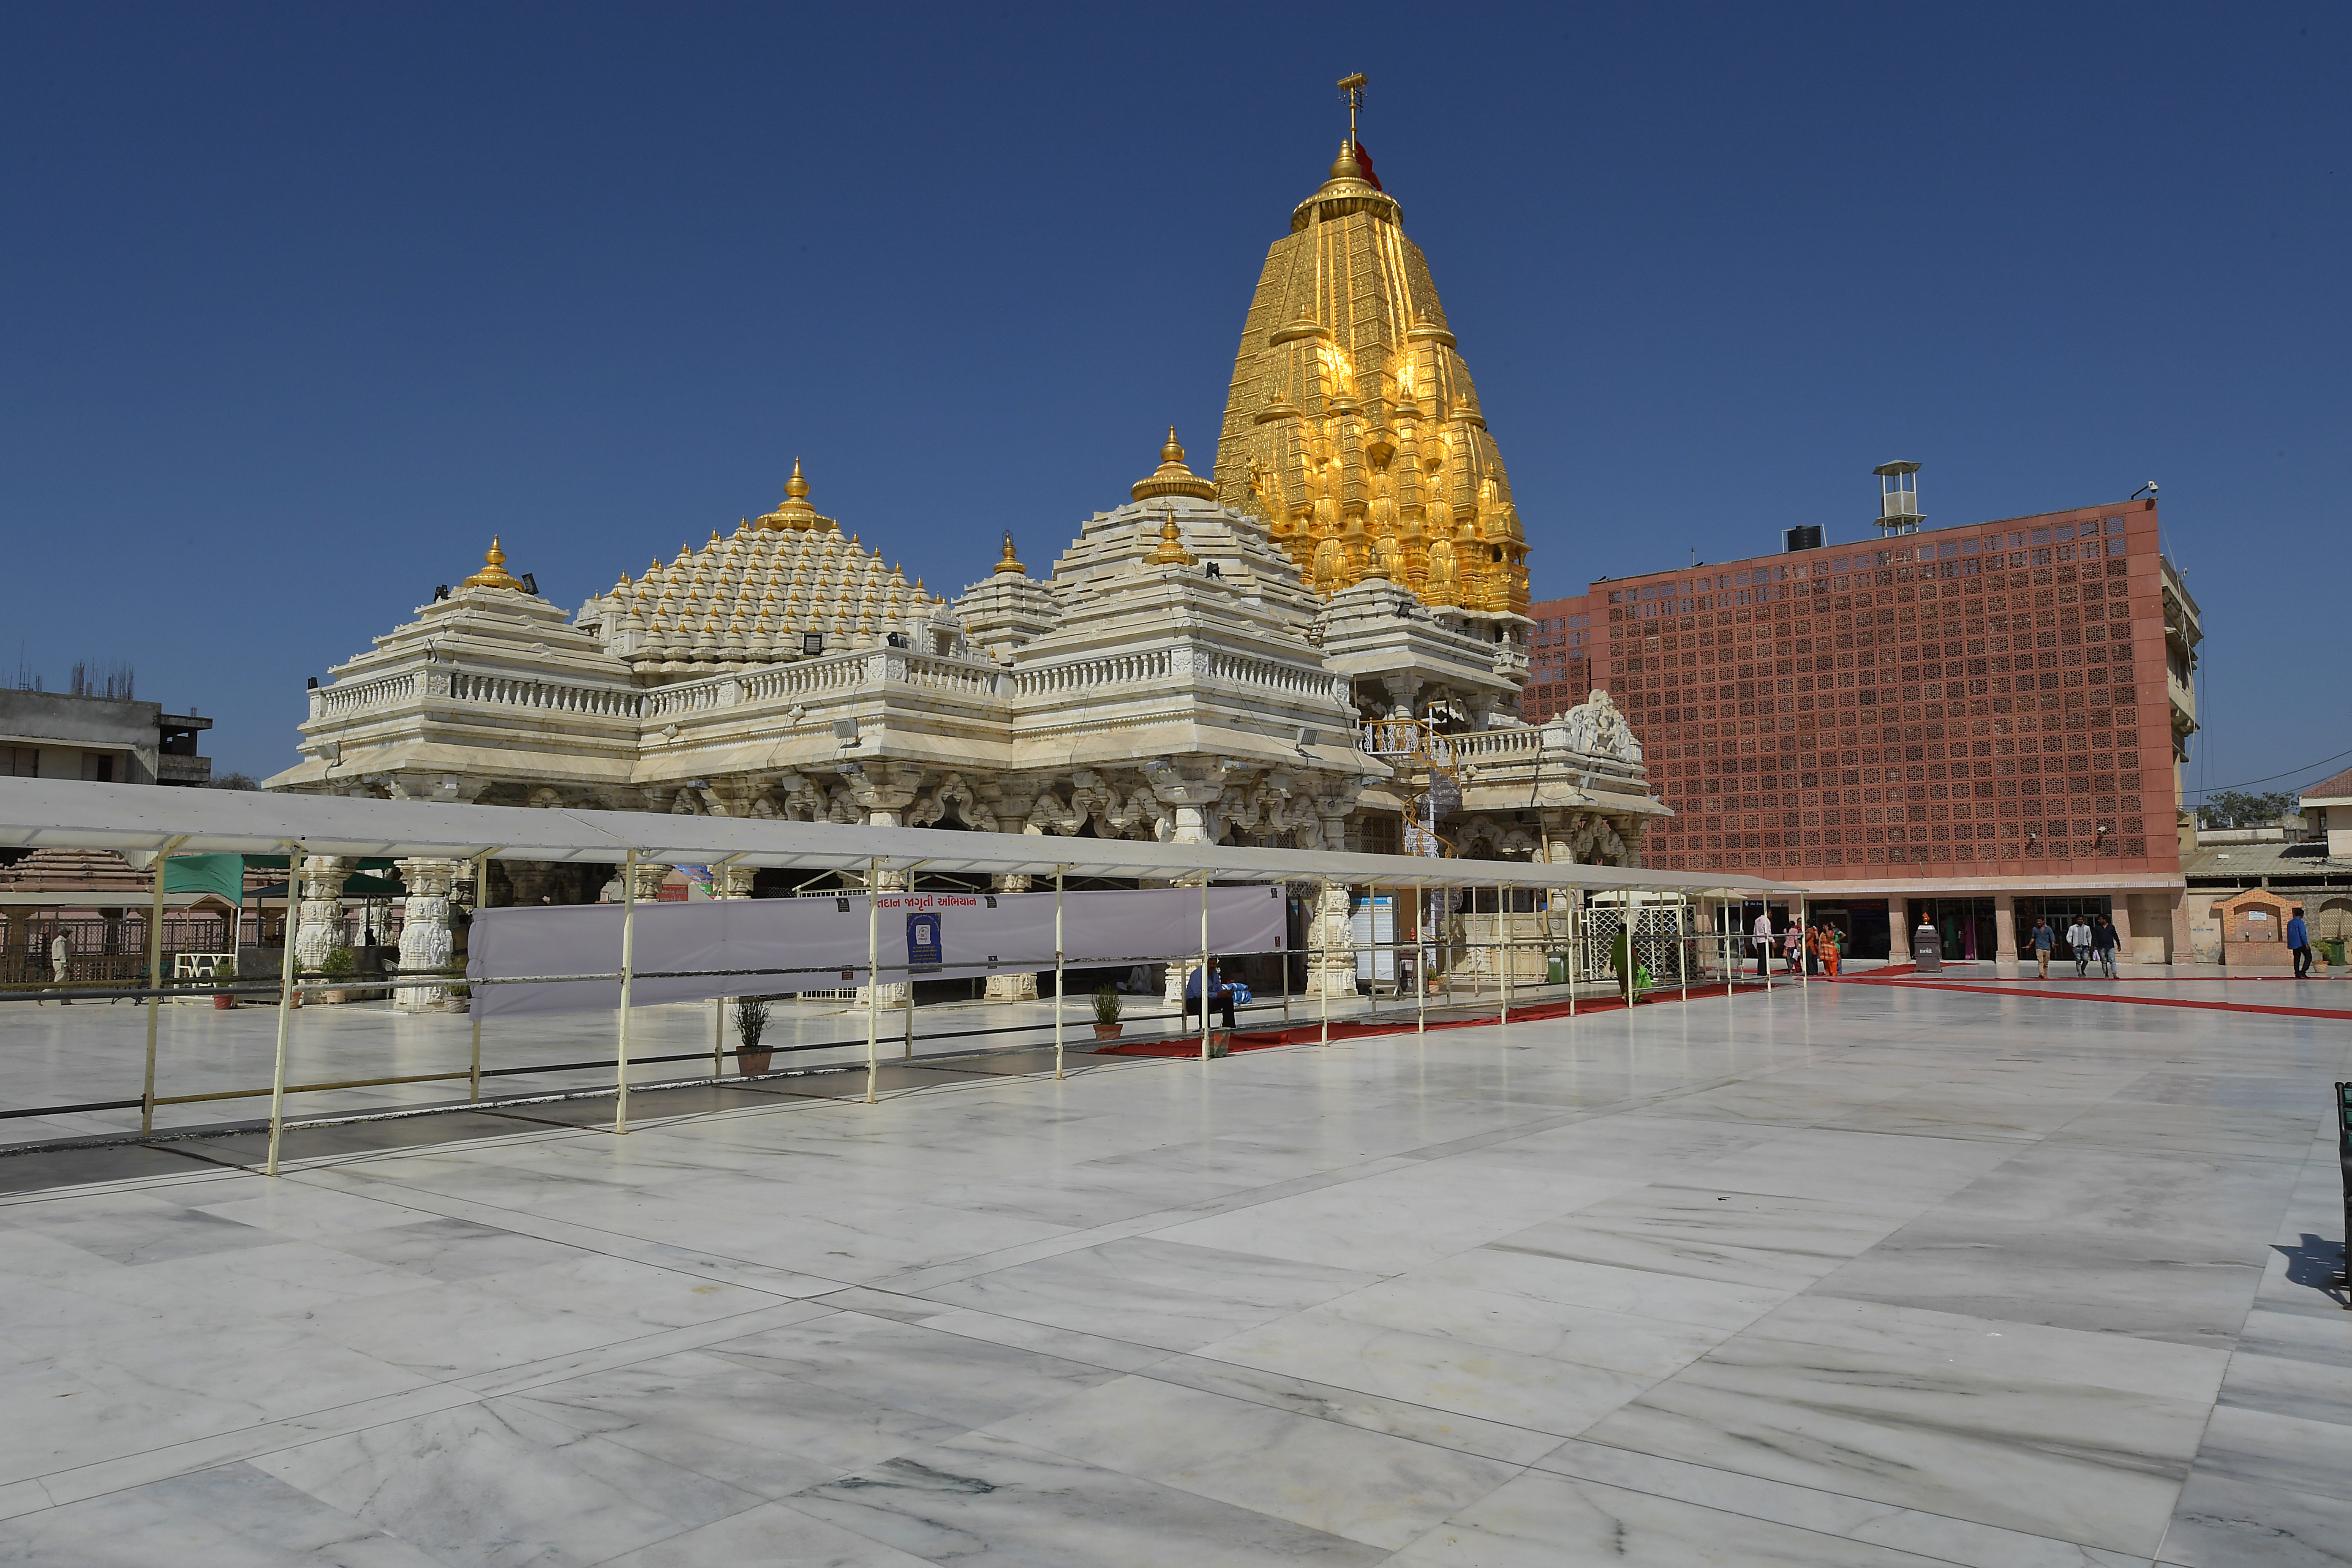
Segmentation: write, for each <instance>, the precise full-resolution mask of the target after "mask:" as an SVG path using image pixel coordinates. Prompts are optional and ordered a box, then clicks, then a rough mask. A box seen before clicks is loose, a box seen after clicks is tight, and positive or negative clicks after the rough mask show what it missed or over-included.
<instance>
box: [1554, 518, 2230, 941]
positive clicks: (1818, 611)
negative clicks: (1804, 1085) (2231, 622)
mask: <svg viewBox="0 0 2352 1568" xmlns="http://www.w3.org/2000/svg"><path fill="white" fill-rule="evenodd" d="M1530 613H1531V614H1532V616H1534V618H1535V623H1536V624H1535V630H1534V634H1533V640H1534V647H1532V649H1531V650H1530V653H1531V668H1530V672H1529V678H1528V692H1527V701H1526V704H1525V708H1524V711H1525V713H1526V716H1527V717H1528V719H1529V720H1530V721H1537V722H1540V721H1542V720H1543V719H1545V718H1547V717H1549V715H1550V714H1552V713H1554V712H1557V711H1559V710H1562V709H1565V708H1567V707H1570V706H1572V705H1573V704H1574V703H1576V702H1577V701H1579V700H1581V699H1582V698H1583V696H1584V695H1585V693H1586V692H1587V691H1588V690H1590V689H1594V688H1603V689H1607V690H1608V691H1609V692H1610V693H1611V694H1612V696H1613V697H1614V699H1615V700H1616V702H1617V703H1618V705H1619V707H1621V708H1622V710H1624V711H1625V714H1626V717H1627V719H1628V720H1629V721H1631V723H1632V724H1633V730H1634V732H1635V734H1636V735H1638V736H1639V737H1640V739H1641V741H1642V743H1643V747H1644V749H1645V751H1646V753H1647V757H1648V762H1649V765H1650V779H1651V783H1652V785H1653V787H1654V788H1655V789H1656V790H1657V791H1658V793H1659V794H1660V795H1661V796H1662V797H1663V798H1664V800H1665V802H1666V804H1667V805H1670V806H1672V807H1673V808H1674V810H1675V816H1673V817H1672V818H1668V819H1664V820H1661V821H1659V822H1657V823H1655V824H1654V825H1653V826H1651V828H1650V830H1649V832H1648V834H1647V835H1646V836H1645V837H1644V838H1643V843H1642V858H1643V863H1644V864H1646V865H1651V866H1656V867H1660V868H1665V869H1670V870H1689V871H1702V870H1724V871H1739V872H1744V873H1747V874H1750V875H1756V874H1762V875H1768V876H1773V877H1777V878H1780V879H1782V880H1786V881H1790V882H1795V883H1799V884H1801V885H1803V886H1805V887H1806V888H1808V889H1810V890H1811V892H1812V893H1813V894H1815V895H1817V896H1818V898H1819V900H1820V904H1821V908H1822V910H1823V911H1824V912H1825V913H1828V914H1829V915H1830V917H1831V918H1832V920H1835V921H1839V922H1840V923H1843V924H1845V925H1846V926H1847V927H1848V929H1849V930H1850V931H1853V935H1854V938H1855V945H1856V950H1857V951H1860V952H1870V951H1871V950H1872V949H1873V948H1874V947H1878V946H1879V945H1880V944H1881V943H1883V942H1885V940H1886V934H1885V933H1886V931H1887V930H1888V927H1889V925H1890V924H1891V923H1892V922H1894V921H1901V922H1902V923H1901V924H1900V925H1899V926H1895V927H1894V929H1895V930H1897V931H1905V930H1908V929H1910V928H1911V926H1912V925H1913V924H1915V923H1916V921H1918V920H1920V919H1923V918H1924V919H1926V920H1927V921H1930V922H1931V923H1935V924H1937V925H1938V926H1939V927H1941V928H1942V929H1943V931H1944V932H1945V937H1946V947H1947V952H1948V956H1951V957H1955V958H1959V957H1988V958H1990V957H1992V956H1995V955H1996V954H1997V953H1998V954H2009V953H2013V952H2014V951H2015V945H2016V940H2017V932H2018V931H2021V930H2022V931H2030V930H2031V927H2032V916H2033V915H2035V914H2045V915H2048V916H2050V917H2051V918H2052V919H2053V922H2054V923H2056V925H2057V926H2058V929H2060V930H2061V931H2063V929H2064V927H2065V924H2066V923H2067V921H2069V919H2070V918H2071V917H2072V915H2073V914H2074V913H2076V912H2078V911H2080V912H2084V913H2111V914H2113V915H2114V916H2115V917H2116V922H2117V925H2118V926H2119V927H2120V928H2121V929H2122V930H2123V931H2124V934H2125V935H2126V938H2127V939H2128V940H2127V942H2126V951H2127V952H2129V953H2131V955H2132V956H2135V957H2137V958H2139V959H2142V960H2162V959H2166V958H2168V957H2169V956H2170V954H2171V951H2172V949H2173V947H2174V945H2175V943H2176V942H2178V943H2179V946H2180V947H2181V949H2182V950H2183V952H2184V953H2185V950H2186V945H2187V943H2186V935H2185V932H2180V931H2176V926H2177V924H2178V921H2179V912H2180V903H2181V892H2182V889H2183V886H2184V884H2183V882H2182V879H2181V872H2180V855H2179V837H2178V830H2177V826H2176V824H2177V821H2178V811H2179V791H2178V785H2177V775H2176V773H2175V763H2176V762H2177V761H2178V760H2179V759H2180V758H2181V757H2183V756H2185V755H2186V744H2187V739H2188V736H2189V733H2190V732H2191V731H2194V730H2195V728H2196V705H2195V699H2194V695H2193V686H2192V685H2191V675H2190V672H2191V670H2192V669H2193V668H2194V665H2195V661H2196V647H2197V642H2198V640H2199V638H2200V636H2201V633H2200V630H2199V627H2198V625H2197V611H2196V604H2195V601H2194V600H2193V599H2191V598H2190V597H2189V595H2188V591H2187V589H2186V587H2185V586H2184V585H2183V584H2181V582H2180V579H2179V574H2178V573H2177V572H2175V571H2174V569H2173V568H2172V566H2171V564H2170V563H2168V561H2166V560H2165V559H2164V558H2163V556H2162V554H2161V552H2160V551H2159V549H2158V514H2157V510H2156V502H2155V501H2154V500H2132V501H2128V502H2123V503H2118V504H2115V505H2111V506H2105V507H2085V508H2080V509H2076V510H2070V511H2056V512H2046V513H2042V514H2040V515H2037V516H2032V517H2024V518H2012V519H2010V520H2007V521H2000V522H1988V523H1981V524H1974V525H1969V526H1967V527H1958V528H1942V529H1936V530H1932V531H1918V532H1913V533H1895V534H1890V535H1888V536H1886V537H1884V538H1880V539H1875V540H1872V541H1869V542H1864V543H1859V544H1842V545H1829V546H1824V547H1822V548H1820V549H1808V550H1799V551H1792V552H1788V553H1784V554H1779V555H1769V556H1758V557H1754V558H1751V559H1749V560H1746V561H1735V562H1728V563H1714V564H1708V565H1704V566H1696V567H1691V568H1686V569H1683V570H1678V571H1675V572H1664V573H1657V574H1650V575H1645V576H1641V577H1633V578H1627V579H1624V580H1622V581H1613V582H1603V583H1596V584H1592V586H1591V591H1590V592H1588V593H1586V594H1584V595H1580V597H1577V598H1573V599H1555V600H1550V601H1547V602H1544V603H1539V604H1537V605H1534V606H1532V609H1531V612H1530Z"/></svg>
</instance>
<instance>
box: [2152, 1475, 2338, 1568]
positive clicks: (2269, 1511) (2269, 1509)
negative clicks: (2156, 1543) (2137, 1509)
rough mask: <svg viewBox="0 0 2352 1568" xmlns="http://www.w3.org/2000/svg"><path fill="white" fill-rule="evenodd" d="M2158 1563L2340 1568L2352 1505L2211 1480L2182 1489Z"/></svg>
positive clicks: (2196, 1567)
mask: <svg viewBox="0 0 2352 1568" xmlns="http://www.w3.org/2000/svg"><path fill="white" fill-rule="evenodd" d="M2162 1561H2163V1562H2164V1563H2166V1564H2168V1565H2173V1568H2344V1564H2346V1563H2352V1502H2347V1501H2346V1500H2344V1499H2342V1498H2340V1497H2327V1496H2321V1495H2319V1494H2317V1493H2313V1492H2304V1491H2296V1490H2294V1489H2293V1488H2290V1487H2283V1486H2268V1485H2264V1484H2263V1483H2262V1482H2260V1481H2252V1480H2240V1479H2233V1478H2231V1477H2229V1476H2219V1475H2210V1474H2208V1473H2206V1472H2205V1471H2204V1470H2202V1469H2200V1470H2199V1471H2198V1472H2197V1473H2195V1474H2193V1475H2191V1476H2190V1477H2189V1484H2188V1485H2187V1486H2185V1487H2183V1488H2181V1489H2180V1501H2179V1506H2178V1507H2176V1508H2175V1509H2174V1510H2173V1514H2172V1527H2171V1529H2169V1530H2168V1531H2165V1536H2164V1555H2163V1559H2162Z"/></svg>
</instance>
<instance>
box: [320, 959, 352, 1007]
mask: <svg viewBox="0 0 2352 1568" xmlns="http://www.w3.org/2000/svg"><path fill="white" fill-rule="evenodd" d="M358 967H359V955H358V954H357V953H355V952H352V950H351V949H350V948H348V947H339V948H336V949H335V950H334V951H333V952H330V953H328V954H327V956H326V958H325V959H324V960H323V961H322V962H321V963H320V965H319V972H320V973H322V974H324V975H326V976H327V978H328V979H330V980H344V979H348V978H350V976H351V973H352V970H354V969H357V968H358ZM351 999H352V994H351V993H350V992H349V991H342V990H336V991H329V992H326V993H324V994H322V995H321V996H320V1001H322V1002H326V1003H329V1004H334V1003H339V1002H348V1001H350V1000H351Z"/></svg>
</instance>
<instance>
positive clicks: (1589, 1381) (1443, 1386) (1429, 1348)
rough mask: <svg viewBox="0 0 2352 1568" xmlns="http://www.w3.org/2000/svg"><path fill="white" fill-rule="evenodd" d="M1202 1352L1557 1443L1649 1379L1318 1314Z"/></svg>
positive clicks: (1208, 1356) (1268, 1326) (1295, 1316)
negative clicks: (1543, 1435)
mask: <svg viewBox="0 0 2352 1568" xmlns="http://www.w3.org/2000/svg"><path fill="white" fill-rule="evenodd" d="M1200 1353H1201V1355H1202V1357H1204V1358H1206V1359H1208V1360H1212V1361H1224V1362H1232V1363H1234V1364H1236V1365H1239V1366H1245V1367H1256V1368H1262V1369H1264V1370H1265V1371H1268V1372H1276V1373H1286V1374H1287V1375H1289V1376H1292V1377H1299V1378H1306V1379H1308V1380H1310V1381H1312V1382H1316V1383H1328V1384H1333V1385H1334V1386H1336V1387H1339V1388H1352V1389H1357V1390H1360V1391H1361V1392H1363V1393H1365V1394H1380V1395H1381V1396H1382V1397H1384V1398H1389V1399H1395V1400H1401V1401H1403V1402H1404V1403H1406V1404H1410V1405H1426V1406H1428V1407H1429V1408H1430V1409H1433V1410H1450V1411H1453V1412H1454V1413H1456V1414H1458V1415H1470V1416H1475V1417H1476V1418H1478V1419H1479V1420H1482V1421H1493V1422H1499V1423H1501V1424H1503V1425H1505V1426H1525V1427H1528V1428H1530V1429H1531V1430H1534V1431H1538V1432H1552V1433H1557V1434H1558V1435H1559V1436H1563V1437H1570V1436H1575V1435H1577V1434H1578V1433H1580V1432H1582V1431H1583V1430H1584V1429H1585V1428H1586V1427H1588V1426H1591V1425H1592V1424H1593V1423H1594V1422H1596V1421H1598V1420H1600V1419H1601V1417H1602V1416H1604V1415H1608V1414H1609V1413H1610V1412H1611V1411H1612V1410H1614V1409H1616V1408H1617V1407H1618V1406H1620V1405H1623V1404H1625V1403H1626V1402H1628V1401H1629V1400H1632V1399H1633V1398H1635V1397H1636V1396H1638V1395H1639V1394H1641V1392H1642V1390H1643V1389H1644V1388H1646V1387H1647V1386H1649V1384H1650V1383H1651V1382H1652V1381H1653V1380H1652V1379H1648V1378H1642V1377H1633V1376H1630V1375H1628V1374H1626V1373H1621V1372H1611V1371H1609V1370H1607V1369H1606V1368H1602V1367H1597V1366H1584V1365H1580V1364H1579V1363H1575V1362H1567V1361H1556V1360H1553V1359H1551V1358H1549V1357H1546V1356H1534V1355H1524V1354H1521V1353H1519V1352H1516V1351H1507V1350H1497V1349H1496V1348H1494V1347H1493V1346H1490V1345H1482V1344H1474V1343H1470V1342H1465V1341H1462V1340H1450V1339H1444V1338H1441V1337H1439V1336H1437V1335H1434V1334H1421V1333H1412V1332H1409V1331H1404V1330H1401V1329H1384V1328H1381V1327H1378V1326H1376V1325H1372V1324H1368V1323H1351V1322H1349V1321H1346V1320H1344V1319H1342V1318H1339V1317H1337V1316H1334V1315H1333V1314H1332V1313H1331V1312H1330V1311H1329V1310H1328V1309H1321V1308H1318V1309H1314V1310H1308V1311H1305V1312H1297V1313H1294V1314H1292V1315H1291V1316H1289V1317H1287V1318H1284V1319H1281V1320H1279V1321H1276V1322H1273V1323H1268V1324H1266V1325H1265V1326H1264V1327H1261V1328H1256V1329H1252V1330H1250V1331H1247V1332H1245V1333H1241V1334H1236V1335H1234V1337H1233V1338H1231V1339H1229V1340H1221V1341H1219V1342H1217V1343H1215V1344H1213V1345H1206V1346H1203V1347H1202V1350H1201V1352H1200Z"/></svg>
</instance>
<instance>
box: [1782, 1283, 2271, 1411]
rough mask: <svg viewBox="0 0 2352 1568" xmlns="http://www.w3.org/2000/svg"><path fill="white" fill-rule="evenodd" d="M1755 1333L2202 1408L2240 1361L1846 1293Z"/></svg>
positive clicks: (1817, 1299) (1796, 1304) (1822, 1298)
mask: <svg viewBox="0 0 2352 1568" xmlns="http://www.w3.org/2000/svg"><path fill="white" fill-rule="evenodd" d="M1748 1332H1749V1333H1750V1334H1754V1335H1758V1336H1759V1337H1762V1338H1767V1339H1777V1340H1795V1341H1799V1342H1804V1343H1809V1344H1817V1345H1832V1346H1837V1347H1840V1348H1843V1349H1846V1350H1853V1351H1862V1352H1868V1353H1870V1354H1873V1355H1881V1356H1893V1357H1897V1358H1903V1359H1907V1360H1910V1361H1913V1362H1916V1363H1918V1364H1920V1365H1923V1366H1927V1365H1935V1366H1956V1367H1959V1368H1962V1369H1964V1370H1966V1371H1968V1372H1971V1373H1984V1374H1987V1375H1990V1376H1995V1377H2014V1378H2023V1379H2028V1380H2031V1381H2033V1382H2037V1383H2058V1384H2065V1383H2079V1384H2087V1385H2089V1386H2091V1387H2093V1388H2105V1389H2113V1390H2115V1391H2116V1392H2118V1393H2123V1394H2155V1395H2157V1396H2158V1397H2160V1398H2165V1399H2185V1400H2191V1401H2194V1402H2196V1403H2198V1404H2200V1405H2210V1404H2211V1403H2212V1401H2213V1397H2214V1391H2215V1390H2216V1389H2217V1388H2219V1387H2220V1386H2221V1383H2222V1377H2223V1373H2224V1370H2225V1369H2226V1368H2228V1367H2229V1366H2230V1365H2231V1358H2230V1357H2229V1356H2228V1355H2225V1354H2224V1353H2223V1352H2220V1351H2217V1350H2209V1349H2206V1348H2204V1347H2202V1346H2197V1345H2179V1344H2173V1343H2171V1342H2168V1341H2163V1340H2143V1339H2136V1338H2134V1337H2132V1336H2130V1335H2128V1334H2107V1333H2091V1332H2087V1331H2082V1330H2078V1329H2054V1328H2048V1327H2045V1326H2042V1325H2040V1324H2033V1323H2018V1322H2013V1321H2008V1320H2006V1319H1991V1318H1971V1317H1967V1316H1965V1315H1963V1314H1960V1313H1958V1312H1938V1311H1935V1310H1930V1309H1927V1308H1923V1307H1891V1306H1888V1305H1886V1304H1885V1303H1884V1302H1878V1301H1853V1300H1843V1299H1842V1298H1839V1297H1835V1296H1830V1295H1825V1294H1823V1293H1822V1292H1821V1291H1819V1290H1814V1291H1811V1292H1809V1293H1807V1294H1805V1295H1802V1296H1798V1297H1795V1298H1793V1299H1792V1300H1790V1301H1788V1302H1787V1303H1786V1304H1784V1305H1782V1306H1780V1307H1777V1308H1775V1309H1774V1310H1771V1311H1770V1312H1768V1313H1766V1314H1765V1315H1764V1316H1763V1317H1762V1318H1759V1319H1758V1320H1757V1321H1756V1322H1754V1323H1753V1324H1751V1325H1750V1326H1749V1327H1748ZM2238 1359H2239V1360H2241V1361H2242V1360H2243V1359H2244V1358H2243V1357H2240V1358H2238Z"/></svg>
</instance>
